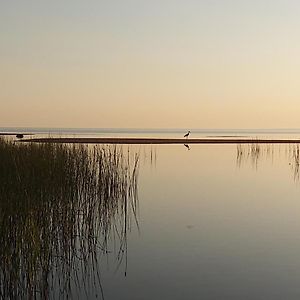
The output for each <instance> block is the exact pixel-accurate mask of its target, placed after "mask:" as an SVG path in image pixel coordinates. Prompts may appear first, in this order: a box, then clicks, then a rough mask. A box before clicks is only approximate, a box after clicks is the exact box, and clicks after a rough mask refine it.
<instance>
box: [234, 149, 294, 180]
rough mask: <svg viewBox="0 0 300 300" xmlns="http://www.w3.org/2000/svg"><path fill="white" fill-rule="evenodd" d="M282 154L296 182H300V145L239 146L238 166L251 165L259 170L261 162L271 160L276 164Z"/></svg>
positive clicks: (237, 152) (237, 153)
mask: <svg viewBox="0 0 300 300" xmlns="http://www.w3.org/2000/svg"><path fill="white" fill-rule="evenodd" d="M282 153H284V157H285V158H286V160H287V162H288V163H289V165H290V166H291V169H292V173H293V178H294V180H297V181H299V179H300V174H299V166H300V146H299V145H298V144H289V145H271V144H267V145H265V144H249V145H242V144H239V145H237V151H236V164H237V166H238V167H241V166H242V165H243V164H246V163H250V164H251V165H252V166H253V167H255V169H257V168H258V164H259V161H260V160H262V159H271V160H272V161H273V162H274V160H276V159H280V157H281V156H282Z"/></svg>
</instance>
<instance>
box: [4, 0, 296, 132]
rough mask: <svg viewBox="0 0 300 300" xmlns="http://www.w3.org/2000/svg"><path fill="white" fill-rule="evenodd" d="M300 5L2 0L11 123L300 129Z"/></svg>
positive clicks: (227, 0) (257, 0) (259, 0)
mask: <svg viewBox="0 0 300 300" xmlns="http://www.w3.org/2000/svg"><path fill="white" fill-rule="evenodd" d="M299 16H300V1H298V0H297V1H296V0H273V1H267V0H252V1H249V0H247V1H244V0H205V1H204V0H185V1H183V0H160V1H157V0H152V1H144V0H126V1H124V0H110V1H103V0H89V1H82V0H81V1H79V0H64V1H61V0H60V1H57V0H52V1H43V0H39V1H37V0H26V1H24V0H1V2H0V126H1V127H75V128H78V127H86V128H98V127H103V128H300V84H299V83H300V82H299V79H300V18H299Z"/></svg>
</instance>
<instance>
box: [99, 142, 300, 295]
mask: <svg viewBox="0 0 300 300" xmlns="http://www.w3.org/2000/svg"><path fill="white" fill-rule="evenodd" d="M239 151H244V152H243V155H244V157H243V158H242V159H241V158H239V157H238V156H239V154H238V153H239ZM253 151H254V150H253V149H251V147H247V146H244V148H243V149H242V150H241V149H237V147H236V146H232V145H231V146H230V145H223V146H222V145H221V146H209V145H198V146H192V147H191V150H190V151H189V150H187V149H186V148H185V147H183V146H177V145H175V146H158V147H156V148H155V153H156V160H154V161H152V164H151V163H150V164H149V161H146V162H145V164H144V165H142V166H141V169H140V176H139V199H140V201H139V205H140V211H139V223H140V232H139V233H138V232H136V231H134V232H132V233H131V234H130V236H129V237H128V268H127V276H126V277H125V276H124V270H122V268H121V269H119V271H118V273H117V274H113V272H110V271H104V272H103V273H102V274H103V278H102V279H103V281H102V282H103V287H104V294H105V296H106V297H107V299H299V296H300V288H299V276H300V239H299V238H298V236H299V233H300V201H299V199H300V197H299V196H300V184H299V182H298V179H297V172H296V173H295V171H297V166H296V164H297V163H298V162H297V161H295V159H294V158H293V157H292V155H291V149H290V148H289V146H273V147H269V148H266V147H261V148H260V149H259V154H253V153H252V152H253ZM255 151H256V150H255ZM255 151H254V152H255ZM255 153H256V152H255ZM111 271H112V270H111ZM122 275H123V276H122Z"/></svg>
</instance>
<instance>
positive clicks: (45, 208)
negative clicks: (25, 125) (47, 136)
mask: <svg viewBox="0 0 300 300" xmlns="http://www.w3.org/2000/svg"><path fill="white" fill-rule="evenodd" d="M138 170H139V155H138V154H137V153H131V152H130V151H127V152H126V151H123V150H122V148H120V147H114V146H111V147H108V146H107V147H104V146H103V147H93V148H88V147H85V146H71V147H69V146H65V145H51V144H47V145H46V144H45V145H43V144H41V145H34V144H29V145H25V144H22V145H14V144H12V143H11V142H9V141H4V140H0V182H1V185H0V261H1V263H0V296H1V298H13V299H27V298H42V299H44V298H69V297H71V298H72V297H75V298H76V297H78V298H80V297H82V296H83V297H84V298H90V297H100V296H102V297H103V296H104V294H103V288H102V285H101V272H100V266H101V264H102V261H103V258H104V257H106V256H109V255H114V253H116V255H115V258H116V261H117V264H118V267H120V266H123V267H124V268H125V272H126V267H127V261H126V259H127V234H128V231H129V230H131V228H132V226H133V225H134V226H138V218H137V215H138V214H137V208H138V195H137V179H138Z"/></svg>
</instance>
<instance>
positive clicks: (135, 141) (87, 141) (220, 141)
mask: <svg viewBox="0 0 300 300" xmlns="http://www.w3.org/2000/svg"><path fill="white" fill-rule="evenodd" d="M21 142H31V143H64V144H66V143H73V144H74V143H76V144H77V143H81V144H295V143H297V144H298V143H299V144H300V139H255V138H253V139H250V138H247V139H241V138H236V139H224V138H214V139H207V138H206V139H205V138H201V139H183V138H181V139H176V138H175V139H174V138H169V139H167V138H119V137H117V138H115V137H110V138H107V137H104V138H37V139H24V140H21Z"/></svg>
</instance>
